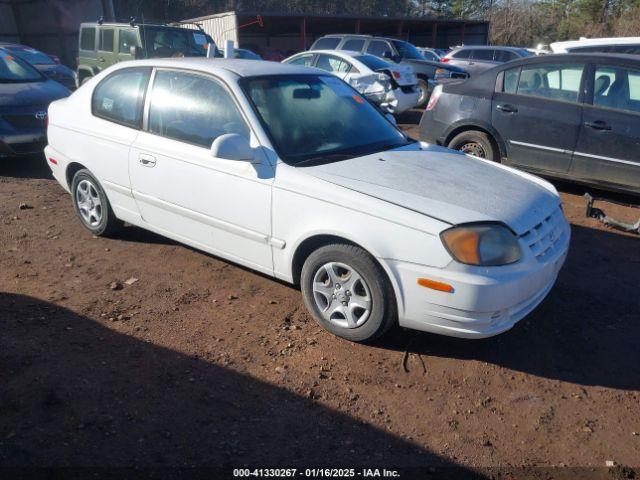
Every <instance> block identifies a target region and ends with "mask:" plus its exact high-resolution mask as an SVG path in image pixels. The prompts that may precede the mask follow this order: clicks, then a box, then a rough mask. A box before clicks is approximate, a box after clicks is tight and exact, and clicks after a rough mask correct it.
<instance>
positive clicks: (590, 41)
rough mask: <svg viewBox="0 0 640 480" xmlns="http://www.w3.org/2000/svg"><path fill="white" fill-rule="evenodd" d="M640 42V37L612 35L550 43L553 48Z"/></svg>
mask: <svg viewBox="0 0 640 480" xmlns="http://www.w3.org/2000/svg"><path fill="white" fill-rule="evenodd" d="M634 43H640V37H610V38H581V39H580V40H566V41H564V42H553V43H551V44H549V47H550V48H551V49H556V48H562V49H564V48H572V47H587V46H597V45H629V44H634Z"/></svg>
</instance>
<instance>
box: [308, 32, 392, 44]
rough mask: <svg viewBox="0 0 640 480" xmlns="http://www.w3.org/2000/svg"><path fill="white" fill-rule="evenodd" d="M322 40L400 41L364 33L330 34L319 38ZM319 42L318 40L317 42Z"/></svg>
mask: <svg viewBox="0 0 640 480" xmlns="http://www.w3.org/2000/svg"><path fill="white" fill-rule="evenodd" d="M321 38H361V39H363V40H365V39H368V38H370V39H374V40H389V41H390V42H391V41H394V40H395V41H397V40H398V39H397V38H393V37H383V36H380V35H365V34H362V33H329V34H327V35H323V36H322V37H320V38H318V40H320V39H321ZM318 40H316V42H317V41H318ZM402 41H403V40H402ZM314 43H315V42H314Z"/></svg>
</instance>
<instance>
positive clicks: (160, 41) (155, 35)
mask: <svg viewBox="0 0 640 480" xmlns="http://www.w3.org/2000/svg"><path fill="white" fill-rule="evenodd" d="M140 29H141V36H142V46H143V48H144V49H145V51H146V55H147V58H169V57H204V56H206V55H207V44H209V43H214V42H213V40H212V39H211V37H210V36H209V35H207V34H205V33H202V32H200V31H199V30H191V29H187V28H167V27H148V26H143V27H140Z"/></svg>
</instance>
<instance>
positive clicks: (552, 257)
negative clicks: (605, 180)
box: [388, 220, 570, 338]
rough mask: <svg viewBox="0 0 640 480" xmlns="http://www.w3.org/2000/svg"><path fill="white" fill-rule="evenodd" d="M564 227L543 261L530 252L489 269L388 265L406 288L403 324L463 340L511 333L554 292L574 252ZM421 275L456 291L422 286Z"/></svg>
mask: <svg viewBox="0 0 640 480" xmlns="http://www.w3.org/2000/svg"><path fill="white" fill-rule="evenodd" d="M565 222H566V220H565ZM563 228H564V232H563V237H562V238H563V240H562V242H561V243H559V244H558V245H557V246H556V247H555V249H554V251H553V253H552V254H549V255H548V256H545V261H544V262H541V261H540V260H538V259H537V258H535V256H534V255H533V254H531V253H530V252H527V254H526V255H523V258H522V260H521V261H519V262H517V263H516V264H513V265H507V266H503V267H489V268H480V267H467V266H464V265H461V264H458V263H456V262H452V263H451V264H450V265H449V266H448V267H446V268H444V269H438V268H432V267H425V266H421V265H415V264H408V263H403V262H399V261H389V262H388V263H389V267H390V269H391V271H392V272H393V273H394V275H395V276H396V279H397V280H398V285H400V288H401V292H400V295H401V298H402V300H403V302H402V304H403V309H402V311H401V313H400V318H399V323H400V325H401V326H403V327H407V328H412V329H415V330H422V331H427V332H432V333H438V334H442V335H447V336H453V337H461V338H486V337H491V336H494V335H498V334H500V333H502V332H505V331H507V330H509V329H510V328H512V327H513V326H514V325H515V324H516V323H517V322H518V321H520V320H521V319H522V318H524V317H525V316H527V315H528V314H529V313H530V312H531V311H533V310H534V309H535V308H536V307H537V306H538V305H539V304H540V302H542V300H544V298H545V297H546V296H547V294H548V293H549V292H550V291H551V288H552V287H553V285H554V283H555V281H556V278H557V276H558V272H559V271H560V269H561V268H562V266H563V264H564V262H565V259H566V257H567V252H568V248H569V240H570V229H569V224H568V223H566V225H564V227H563ZM421 277H422V278H429V279H433V280H436V281H439V282H444V283H447V284H449V285H452V286H453V288H454V291H453V293H446V292H440V291H436V290H430V289H427V288H424V287H421V286H420V285H418V284H417V279H418V278H421Z"/></svg>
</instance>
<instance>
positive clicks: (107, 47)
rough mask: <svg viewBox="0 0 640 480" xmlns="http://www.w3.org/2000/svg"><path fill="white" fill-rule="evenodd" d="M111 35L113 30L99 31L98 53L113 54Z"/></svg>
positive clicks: (104, 29) (102, 29) (103, 29)
mask: <svg viewBox="0 0 640 480" xmlns="http://www.w3.org/2000/svg"><path fill="white" fill-rule="evenodd" d="M113 34H114V30H113V28H101V29H100V48H99V50H100V51H102V52H113Z"/></svg>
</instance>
